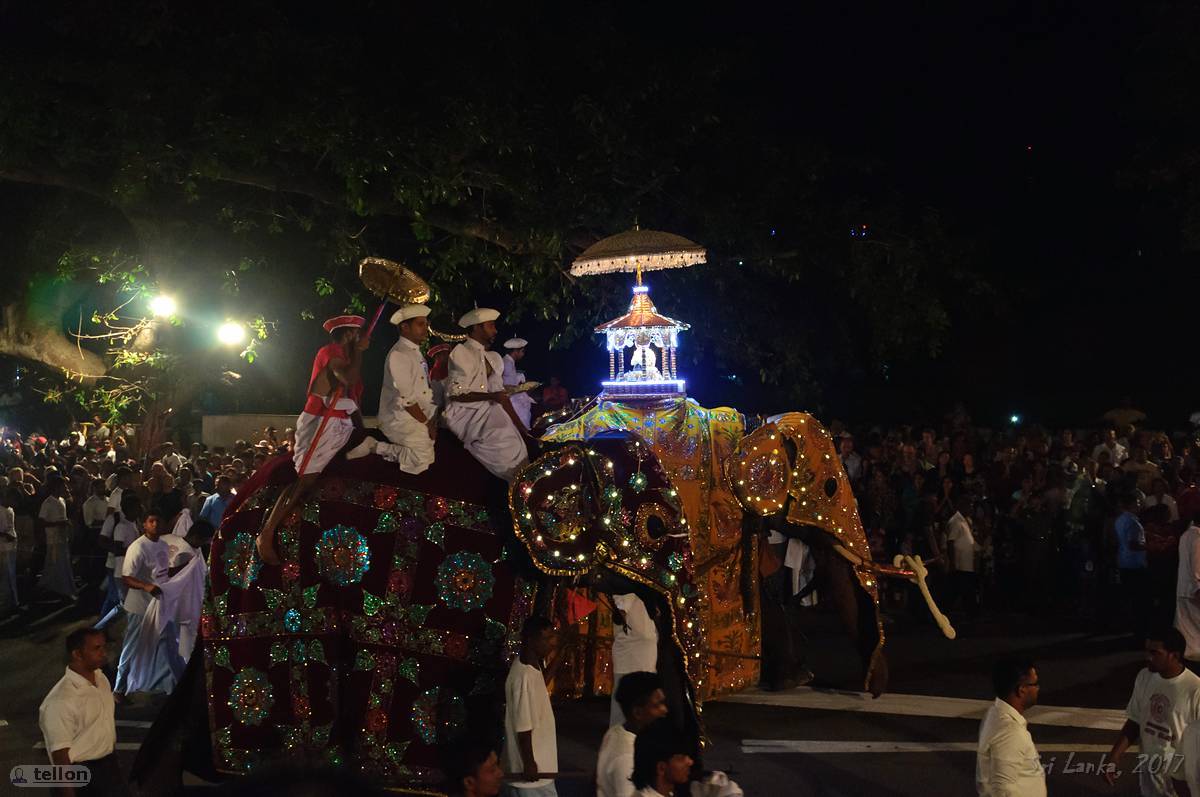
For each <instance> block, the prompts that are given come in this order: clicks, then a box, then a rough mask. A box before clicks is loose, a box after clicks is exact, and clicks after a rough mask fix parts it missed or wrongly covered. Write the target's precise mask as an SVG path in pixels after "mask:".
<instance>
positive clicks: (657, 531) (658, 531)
mask: <svg viewBox="0 0 1200 797" xmlns="http://www.w3.org/2000/svg"><path fill="white" fill-rule="evenodd" d="M666 533H667V524H666V523H663V522H662V518H660V517H659V516H658V515H650V516H649V517H647V518H646V534H647V535H649V537H650V538H651V539H655V540H657V539H658V538H659V537H661V536H663V535H664V534H666Z"/></svg>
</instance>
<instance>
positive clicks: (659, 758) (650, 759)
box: [632, 718, 740, 797]
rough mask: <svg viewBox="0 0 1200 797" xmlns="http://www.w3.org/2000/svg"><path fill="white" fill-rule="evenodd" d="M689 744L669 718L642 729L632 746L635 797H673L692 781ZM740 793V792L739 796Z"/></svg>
mask: <svg viewBox="0 0 1200 797" xmlns="http://www.w3.org/2000/svg"><path fill="white" fill-rule="evenodd" d="M694 763H695V760H694V759H693V758H692V750H691V749H690V744H689V743H688V741H687V740H686V739H684V738H683V736H682V735H681V734H680V733H679V732H678V731H677V730H676V729H675V727H674V726H673V725H672V724H671V721H670V720H669V719H667V718H663V719H660V720H657V721H655V722H653V723H651V724H650V725H648V726H647V727H645V728H643V729H642V731H641V733H639V734H638V735H637V740H636V741H635V742H634V746H633V776H632V780H633V786H634V788H635V789H636V791H634V792H632V794H634V795H636V797H660V796H661V797H671V795H674V794H675V793H676V790H677V789H678V788H679V787H680V786H682V785H684V784H685V783H687V782H688V781H689V780H691V775H692V765H693V764H694ZM739 793H740V792H739Z"/></svg>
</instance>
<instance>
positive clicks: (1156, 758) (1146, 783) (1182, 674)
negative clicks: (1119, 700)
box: [1104, 628, 1200, 797]
mask: <svg viewBox="0 0 1200 797" xmlns="http://www.w3.org/2000/svg"><path fill="white" fill-rule="evenodd" d="M1185 648H1186V643H1185V642H1184V639H1183V635H1182V634H1180V633H1179V632H1178V631H1177V630H1175V629H1174V628H1164V629H1161V630H1158V631H1151V632H1150V633H1149V634H1148V635H1147V636H1146V669H1144V670H1142V671H1141V672H1139V673H1138V676H1137V680H1136V681H1134V684H1133V695H1132V696H1131V697H1130V698H1129V706H1128V707H1127V708H1126V709H1125V715H1126V717H1127V719H1126V721H1125V726H1124V727H1123V728H1121V733H1120V735H1119V736H1118V737H1117V741H1116V743H1115V744H1113V747H1112V750H1111V751H1110V752H1109V754H1108V760H1109V761H1110V762H1112V764H1113V765H1114V766H1112V767H1108V768H1106V771H1105V772H1104V779H1105V780H1107V781H1108V782H1109V783H1110V784H1112V783H1115V782H1116V779H1117V777H1118V776H1119V774H1120V769H1121V767H1120V764H1119V762H1120V759H1121V756H1122V755H1124V753H1125V751H1126V750H1128V749H1129V746H1130V745H1132V744H1133V743H1135V742H1136V743H1137V745H1138V749H1139V752H1140V754H1141V755H1142V756H1144V757H1146V760H1147V761H1148V762H1149V761H1153V762H1155V766H1149V765H1147V766H1144V767H1141V771H1140V772H1139V774H1138V786H1139V789H1140V791H1141V794H1142V797H1175V794H1176V788H1175V781H1176V780H1178V781H1180V782H1181V783H1182V782H1183V781H1184V777H1185V776H1184V771H1183V767H1181V766H1179V762H1178V761H1177V760H1176V759H1175V756H1176V754H1177V750H1176V746H1177V745H1178V744H1179V743H1180V739H1181V737H1182V736H1183V731H1184V728H1186V727H1187V726H1188V725H1189V724H1191V723H1193V722H1195V721H1196V720H1197V719H1200V677H1198V676H1197V675H1196V674H1195V673H1193V672H1191V671H1190V670H1188V669H1187V668H1185V667H1184V666H1183V653H1184V650H1185Z"/></svg>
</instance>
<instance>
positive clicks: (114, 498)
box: [108, 465, 133, 515]
mask: <svg viewBox="0 0 1200 797" xmlns="http://www.w3.org/2000/svg"><path fill="white" fill-rule="evenodd" d="M113 476H115V477H116V480H117V486H116V487H113V489H112V492H111V493H109V496H108V514H110V515H112V514H115V513H117V512H120V511H121V501H122V499H124V497H125V491H126V490H129V489H131V488H132V487H133V470H132V469H131V468H130V467H129V466H127V465H122V466H121V467H119V468H117V470H116V472H115V473H114V474H113ZM131 494H132V493H131Z"/></svg>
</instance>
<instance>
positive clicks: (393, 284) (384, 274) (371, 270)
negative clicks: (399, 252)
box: [358, 257, 467, 343]
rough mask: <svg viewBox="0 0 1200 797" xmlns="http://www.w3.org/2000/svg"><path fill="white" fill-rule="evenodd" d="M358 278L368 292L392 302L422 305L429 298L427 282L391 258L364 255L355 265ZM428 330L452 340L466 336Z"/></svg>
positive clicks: (464, 338)
mask: <svg viewBox="0 0 1200 797" xmlns="http://www.w3.org/2000/svg"><path fill="white" fill-rule="evenodd" d="M358 278H359V279H360V280H362V283H363V285H365V286H367V290H369V291H370V292H371V293H373V294H375V295H376V296H379V297H381V298H385V299H387V300H388V301H390V302H393V303H394V304H399V305H406V304H425V303H426V302H428V301H429V296H430V291H429V283H427V282H426V281H425V280H423V279H421V278H420V277H418V276H417V275H416V274H414V273H413V272H412V271H410V270H409V269H407V268H405V267H404V266H402V265H400V264H399V263H397V262H396V261H394V260H388V259H387V258H383V257H364V258H363V259H362V260H361V261H359V264H358ZM429 331H430V333H431V334H433V335H436V336H437V337H439V338H441V339H442V340H446V341H450V342H452V343H460V342H462V341H464V340H466V339H467V336H466V335H459V334H455V333H453V332H438V331H437V330H436V329H433V328H430V330H429Z"/></svg>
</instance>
